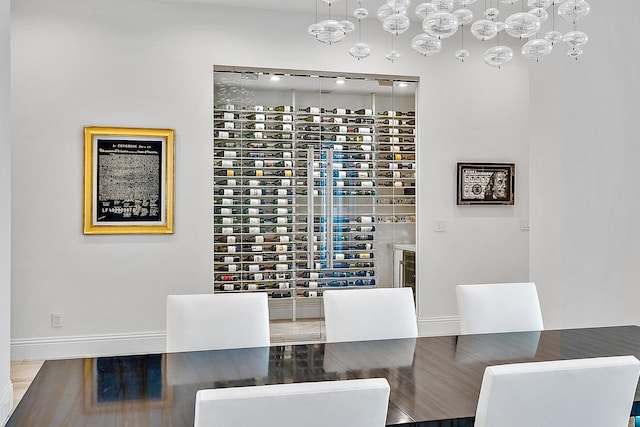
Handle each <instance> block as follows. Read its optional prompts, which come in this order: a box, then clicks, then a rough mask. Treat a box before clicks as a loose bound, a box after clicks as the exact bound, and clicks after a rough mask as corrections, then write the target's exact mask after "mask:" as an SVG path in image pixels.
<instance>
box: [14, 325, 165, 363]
mask: <svg viewBox="0 0 640 427" xmlns="http://www.w3.org/2000/svg"><path fill="white" fill-rule="evenodd" d="M165 348H166V333H165V331H161V332H138V333H129V334H104V335H78V336H70V337H52V338H30V339H13V340H11V360H46V359H65V358H73V357H94V356H112V355H118V354H148V353H161V352H164V350H165Z"/></svg>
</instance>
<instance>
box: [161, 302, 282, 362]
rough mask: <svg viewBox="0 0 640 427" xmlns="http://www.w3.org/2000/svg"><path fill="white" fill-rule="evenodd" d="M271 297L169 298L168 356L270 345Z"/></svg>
mask: <svg viewBox="0 0 640 427" xmlns="http://www.w3.org/2000/svg"><path fill="white" fill-rule="evenodd" d="M270 341H271V338H270V334H269V307H268V301H267V294H266V293H263V292H255V293H230V294H196V295H169V296H167V352H179V351H198V350H218V349H228V348H246V347H263V346H269V345H270Z"/></svg>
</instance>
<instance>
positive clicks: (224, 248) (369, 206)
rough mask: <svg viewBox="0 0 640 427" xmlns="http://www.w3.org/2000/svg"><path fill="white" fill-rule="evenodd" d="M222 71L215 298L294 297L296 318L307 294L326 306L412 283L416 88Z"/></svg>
mask: <svg viewBox="0 0 640 427" xmlns="http://www.w3.org/2000/svg"><path fill="white" fill-rule="evenodd" d="M218 68H220V67H218ZM222 68H224V69H221V70H220V69H217V70H216V71H215V72H214V91H215V92H214V99H215V111H214V162H215V165H214V193H215V194H214V203H215V209H214V240H215V243H214V270H215V273H214V289H215V291H217V292H220V291H222V292H226V291H232V292H239V291H243V292H244V291H261V292H268V293H269V295H270V297H272V298H279V299H280V300H282V299H285V300H286V299H291V300H292V304H291V307H292V317H293V318H294V319H295V318H296V315H297V311H296V299H299V300H300V301H306V302H305V304H307V303H309V304H315V303H313V301H314V300H313V299H312V298H317V297H320V296H321V295H322V292H323V291H324V290H325V289H328V288H336V289H345V288H367V287H373V286H383V287H389V286H402V285H401V284H400V283H399V280H398V276H399V273H398V271H397V270H398V268H399V267H398V265H399V262H396V261H394V260H395V259H396V258H397V256H395V255H396V254H397V250H398V248H397V245H398V244H401V245H402V247H406V246H407V245H409V247H410V249H413V250H415V206H416V203H415V185H416V176H415V173H416V168H415V164H416V162H415V159H416V157H415V156H416V151H415V146H416V145H415V138H416V135H415V129H416V122H415V116H416V113H415V91H416V86H417V84H416V83H415V82H401V81H400V80H399V79H396V78H392V77H386V76H385V77H378V76H375V77H374V76H372V77H365V76H345V77H339V76H335V75H332V76H319V75H315V76H314V75H311V74H310V73H308V72H304V73H303V72H294V71H290V72H282V71H274V70H259V71H258V70H255V69H247V70H238V69H230V68H229V67H222ZM411 245H413V246H412V247H411ZM315 301H318V300H315ZM315 307H316V308H317V309H316V311H313V310H312V311H311V313H316V316H319V315H320V314H321V313H320V311H319V310H320V305H319V304H316V305H315ZM301 308H302V306H299V307H298V311H300V309H301ZM301 312H302V313H303V315H302V317H309V316H308V314H309V312H306V314H304V313H305V312H304V310H302V311H301ZM312 316H313V314H312Z"/></svg>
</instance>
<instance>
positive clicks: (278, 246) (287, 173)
mask: <svg viewBox="0 0 640 427" xmlns="http://www.w3.org/2000/svg"><path fill="white" fill-rule="evenodd" d="M293 135H294V132H293V114H292V111H291V107H285V106H281V107H274V108H265V107H262V106H253V107H251V108H249V109H238V110H237V109H235V106H233V105H226V106H224V108H222V109H216V110H215V112H214V136H215V142H214V150H215V151H214V161H215V166H214V192H215V194H214V203H215V208H214V235H215V239H214V289H215V290H217V291H258V290H259V291H266V292H269V293H270V296H272V297H274V298H276V297H291V296H292V292H293V288H294V283H293V265H294V259H295V246H294V241H293V240H294V239H293V237H294V225H293V221H294V210H295V204H294V203H293V201H294V196H295V194H294V159H293V150H292V140H293Z"/></svg>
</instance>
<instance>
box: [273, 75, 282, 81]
mask: <svg viewBox="0 0 640 427" xmlns="http://www.w3.org/2000/svg"><path fill="white" fill-rule="evenodd" d="M278 80H280V76H276V75H275V74H274V75H273V76H271V81H272V82H277V81H278Z"/></svg>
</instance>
